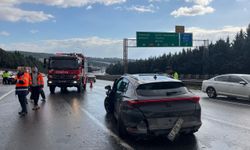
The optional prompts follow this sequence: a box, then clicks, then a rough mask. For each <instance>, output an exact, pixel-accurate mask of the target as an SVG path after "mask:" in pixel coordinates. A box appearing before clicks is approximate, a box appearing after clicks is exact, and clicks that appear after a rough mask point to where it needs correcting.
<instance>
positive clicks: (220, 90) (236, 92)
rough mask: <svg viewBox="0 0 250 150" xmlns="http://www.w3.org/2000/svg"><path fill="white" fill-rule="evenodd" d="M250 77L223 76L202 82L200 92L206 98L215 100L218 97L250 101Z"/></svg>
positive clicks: (244, 75)
mask: <svg viewBox="0 0 250 150" xmlns="http://www.w3.org/2000/svg"><path fill="white" fill-rule="evenodd" d="M249 83H250V75H248V74H225V75H219V76H216V77H214V78H211V79H209V80H204V81H203V82H202V91H203V92H206V93H207V95H208V97H210V98H216V97H217V96H218V95H224V96H230V97H238V98H243V99H248V100H249V99H250V84H249Z"/></svg>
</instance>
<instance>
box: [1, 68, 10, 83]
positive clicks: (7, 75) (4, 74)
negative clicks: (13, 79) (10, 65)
mask: <svg viewBox="0 0 250 150" xmlns="http://www.w3.org/2000/svg"><path fill="white" fill-rule="evenodd" d="M2 77H3V84H9V77H10V74H9V72H8V70H5V71H4V73H3V74H2Z"/></svg>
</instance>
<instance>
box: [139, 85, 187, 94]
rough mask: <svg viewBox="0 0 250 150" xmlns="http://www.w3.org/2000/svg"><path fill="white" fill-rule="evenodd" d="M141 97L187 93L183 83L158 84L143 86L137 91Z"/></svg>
mask: <svg viewBox="0 0 250 150" xmlns="http://www.w3.org/2000/svg"><path fill="white" fill-rule="evenodd" d="M136 92H137V94H138V95H141V96H173V95H180V94H185V93H187V89H186V87H185V86H184V84H183V83H182V82H157V83H147V84H141V85H139V86H138V88H137V89H136Z"/></svg>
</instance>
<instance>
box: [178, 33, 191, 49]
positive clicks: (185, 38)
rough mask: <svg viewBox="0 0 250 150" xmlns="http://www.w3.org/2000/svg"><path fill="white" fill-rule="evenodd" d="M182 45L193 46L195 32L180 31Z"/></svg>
mask: <svg viewBox="0 0 250 150" xmlns="http://www.w3.org/2000/svg"><path fill="white" fill-rule="evenodd" d="M180 46H182V47H192V46H193V34H192V33H180Z"/></svg>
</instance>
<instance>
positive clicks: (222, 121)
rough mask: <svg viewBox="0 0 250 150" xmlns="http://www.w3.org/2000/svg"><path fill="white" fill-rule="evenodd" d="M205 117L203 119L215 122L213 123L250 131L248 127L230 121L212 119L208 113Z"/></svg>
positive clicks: (204, 114)
mask: <svg viewBox="0 0 250 150" xmlns="http://www.w3.org/2000/svg"><path fill="white" fill-rule="evenodd" d="M203 116H204V117H203V118H206V119H210V120H213V121H216V122H219V123H222V124H226V125H229V126H232V127H237V128H240V129H245V130H250V128H249V127H247V126H243V125H238V124H235V123H231V122H229V121H225V120H221V119H216V118H213V117H210V115H207V114H206V113H203Z"/></svg>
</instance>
